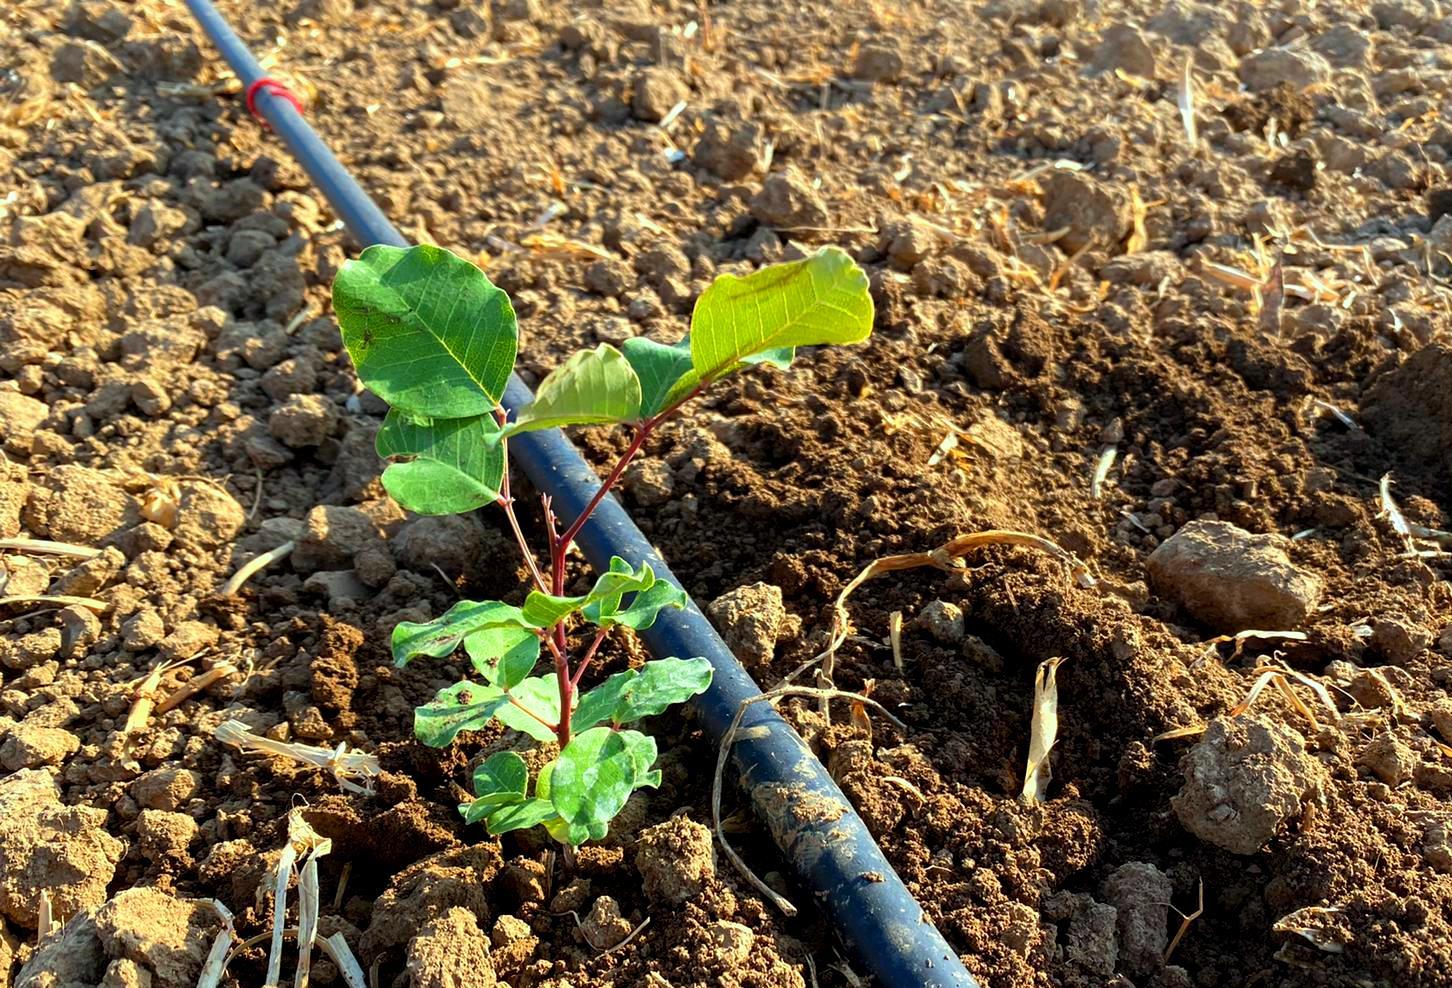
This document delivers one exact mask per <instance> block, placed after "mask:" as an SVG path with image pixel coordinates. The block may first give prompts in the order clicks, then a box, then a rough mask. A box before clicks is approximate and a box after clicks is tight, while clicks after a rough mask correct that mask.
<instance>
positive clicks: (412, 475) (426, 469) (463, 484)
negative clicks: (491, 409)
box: [377, 408, 504, 515]
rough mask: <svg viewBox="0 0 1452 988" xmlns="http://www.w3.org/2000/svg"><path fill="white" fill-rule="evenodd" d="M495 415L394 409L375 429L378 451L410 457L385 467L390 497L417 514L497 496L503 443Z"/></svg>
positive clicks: (444, 511) (453, 509) (469, 506)
mask: <svg viewBox="0 0 1452 988" xmlns="http://www.w3.org/2000/svg"><path fill="white" fill-rule="evenodd" d="M499 436H500V427H499V423H498V422H497V421H496V420H495V418H494V416H493V415H487V414H486V415H475V416H473V417H472V418H466V419H414V418H410V417H409V416H408V414H407V413H405V412H403V411H400V410H399V409H397V408H391V409H389V411H388V417H387V418H385V419H384V420H383V427H382V428H381V429H379V430H378V440H377V449H378V455H379V456H381V457H384V458H385V459H386V458H388V457H390V456H407V457H412V459H410V460H408V461H407V462H405V463H391V464H389V466H388V469H386V470H384V471H383V487H384V489H385V490H387V491H388V493H389V494H390V495H392V497H393V499H394V500H395V501H397V502H398V503H399V504H401V505H403V506H404V507H405V508H407V509H408V510H410V511H416V512H418V513H419V514H421V515H455V514H461V513H463V512H465V511H473V510H474V509H475V508H481V507H483V506H484V505H486V504H492V503H494V502H495V501H497V500H498V499H499V485H500V482H501V481H502V480H503V479H504V447H503V445H502V444H501V443H500V442H499Z"/></svg>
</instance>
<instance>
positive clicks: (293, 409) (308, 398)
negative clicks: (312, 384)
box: [267, 394, 338, 449]
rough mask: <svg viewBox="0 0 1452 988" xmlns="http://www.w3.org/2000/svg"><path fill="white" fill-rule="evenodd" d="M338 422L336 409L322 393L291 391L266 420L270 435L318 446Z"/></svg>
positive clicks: (289, 442)
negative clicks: (305, 393) (295, 393)
mask: <svg viewBox="0 0 1452 988" xmlns="http://www.w3.org/2000/svg"><path fill="white" fill-rule="evenodd" d="M337 425H338V409H337V408H336V407H335V406H334V405H333V403H332V402H331V401H329V400H328V399H327V398H325V397H324V396H322V395H317V394H310V395H293V396H292V397H291V398H289V399H288V400H287V401H286V402H284V403H283V404H282V405H281V406H280V407H278V408H277V409H276V410H275V411H274V412H273V413H272V415H271V416H270V417H269V418H268V420H267V429H268V431H269V432H271V433H272V435H273V438H275V439H277V440H278V441H280V442H281V443H282V444H283V445H285V446H290V447H292V448H293V449H302V448H304V447H308V446H321V445H322V444H323V441H324V440H326V439H327V438H328V437H329V436H331V435H332V434H333V430H334V429H335V428H337Z"/></svg>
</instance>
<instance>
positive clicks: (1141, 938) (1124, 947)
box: [1104, 861, 1175, 978]
mask: <svg viewBox="0 0 1452 988" xmlns="http://www.w3.org/2000/svg"><path fill="white" fill-rule="evenodd" d="M1174 892H1175V886H1174V884H1173V883H1172V882H1171V881H1170V879H1169V876H1167V875H1166V874H1165V873H1164V872H1162V871H1160V870H1159V869H1158V868H1156V867H1155V866H1154V865H1152V864H1150V863H1149V862H1147V861H1131V862H1129V863H1128V864H1122V865H1120V866H1119V867H1118V868H1116V869H1115V870H1114V871H1113V872H1112V873H1111V874H1110V876H1109V877H1108V878H1106V879H1105V880H1104V898H1105V900H1106V901H1107V902H1108V903H1109V905H1111V906H1113V907H1114V909H1115V921H1116V928H1117V930H1118V933H1119V939H1118V952H1119V960H1120V966H1121V969H1122V970H1124V971H1125V972H1126V973H1127V974H1129V975H1131V976H1132V977H1136V978H1141V977H1148V976H1150V975H1152V974H1154V972H1156V971H1158V970H1159V969H1160V968H1161V967H1163V966H1164V963H1165V962H1164V955H1165V948H1166V947H1168V946H1169V941H1170V934H1169V928H1168V925H1167V920H1168V919H1169V914H1170V899H1171V898H1172V897H1173V896H1174Z"/></svg>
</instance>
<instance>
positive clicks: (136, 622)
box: [121, 609, 166, 652]
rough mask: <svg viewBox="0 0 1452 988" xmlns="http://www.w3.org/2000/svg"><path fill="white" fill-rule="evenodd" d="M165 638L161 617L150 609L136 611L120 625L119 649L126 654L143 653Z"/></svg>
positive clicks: (164, 627)
mask: <svg viewBox="0 0 1452 988" xmlns="http://www.w3.org/2000/svg"><path fill="white" fill-rule="evenodd" d="M165 637H166V625H165V624H164V623H163V622H162V620H161V615H159V614H157V613H156V612H155V611H153V610H150V609H147V610H142V611H137V612H136V613H135V614H133V615H131V616H130V617H129V618H127V619H126V620H125V621H124V622H123V623H122V625H121V647H122V648H124V649H126V651H128V652H144V651H145V650H146V649H148V648H151V647H152V646H153V645H155V644H156V643H157V642H159V641H161V640H162V639H163V638H165Z"/></svg>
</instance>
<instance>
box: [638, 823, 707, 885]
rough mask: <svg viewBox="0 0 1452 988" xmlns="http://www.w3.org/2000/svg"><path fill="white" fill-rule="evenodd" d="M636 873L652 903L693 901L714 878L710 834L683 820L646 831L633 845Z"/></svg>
mask: <svg viewBox="0 0 1452 988" xmlns="http://www.w3.org/2000/svg"><path fill="white" fill-rule="evenodd" d="M635 870H636V871H638V872H640V878H641V882H642V886H643V888H644V890H645V895H646V898H648V899H650V900H651V901H652V902H654V903H659V904H660V905H664V906H678V905H680V904H681V903H683V902H686V901H687V900H689V899H693V898H695V897H696V896H697V895H699V894H700V893H701V891H702V890H703V889H705V887H706V884H707V883H708V882H710V881H712V880H713V879H715V877H716V850H715V848H714V846H713V845H712V843H711V831H710V830H708V829H707V828H706V827H704V826H702V825H701V824H699V823H697V822H696V821H694V820H692V819H690V818H689V817H685V816H677V817H672V818H671V819H669V820H666V821H664V822H663V823H658V824H656V825H655V826H653V827H647V828H646V829H645V830H642V831H641V832H640V838H639V840H638V841H636V845H635Z"/></svg>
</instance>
